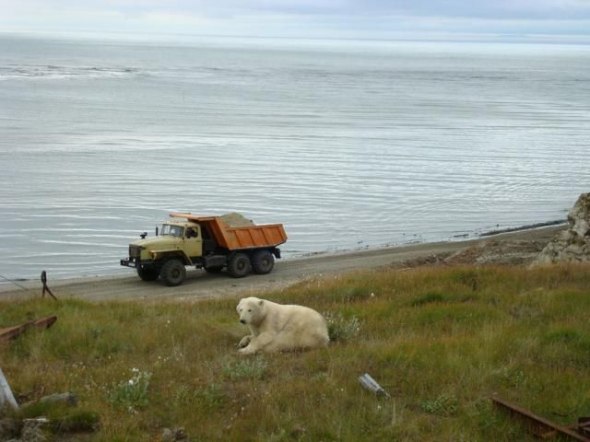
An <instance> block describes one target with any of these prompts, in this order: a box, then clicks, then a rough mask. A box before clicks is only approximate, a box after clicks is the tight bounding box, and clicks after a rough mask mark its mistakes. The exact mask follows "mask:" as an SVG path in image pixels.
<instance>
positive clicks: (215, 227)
mask: <svg viewBox="0 0 590 442" xmlns="http://www.w3.org/2000/svg"><path fill="white" fill-rule="evenodd" d="M170 216H172V217H175V218H185V219H187V220H189V221H192V222H195V223H197V224H200V225H202V226H207V227H208V229H209V231H210V232H211V234H212V235H213V237H214V238H215V240H216V241H217V243H218V244H219V245H220V246H222V247H225V248H226V249H228V250H240V249H253V248H259V247H276V246H278V245H279V244H283V243H284V242H285V241H287V233H286V232H285V229H284V227H283V225H282V224H262V225H259V226H257V225H254V224H253V225H248V226H240V227H231V226H229V225H228V224H227V223H226V222H224V221H223V219H222V218H221V217H220V216H199V215H192V214H190V213H177V212H173V213H171V214H170Z"/></svg>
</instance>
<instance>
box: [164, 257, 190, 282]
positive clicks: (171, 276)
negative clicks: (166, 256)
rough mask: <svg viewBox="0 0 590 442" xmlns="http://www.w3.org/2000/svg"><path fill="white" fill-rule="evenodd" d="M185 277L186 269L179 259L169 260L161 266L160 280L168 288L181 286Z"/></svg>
mask: <svg viewBox="0 0 590 442" xmlns="http://www.w3.org/2000/svg"><path fill="white" fill-rule="evenodd" d="M185 277H186V269H185V268H184V264H183V263H182V262H181V261H180V260H179V259H170V260H168V261H166V263H165V264H164V265H163V266H162V271H161V272H160V278H162V280H163V281H164V283H165V284H166V285H167V286H168V287H174V286H177V285H180V284H182V281H184V278H185Z"/></svg>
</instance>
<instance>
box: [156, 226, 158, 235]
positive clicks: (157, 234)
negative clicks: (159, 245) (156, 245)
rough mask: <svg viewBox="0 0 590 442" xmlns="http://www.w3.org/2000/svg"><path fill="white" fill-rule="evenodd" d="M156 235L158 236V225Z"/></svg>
mask: <svg viewBox="0 0 590 442" xmlns="http://www.w3.org/2000/svg"><path fill="white" fill-rule="evenodd" d="M156 236H158V226H156Z"/></svg>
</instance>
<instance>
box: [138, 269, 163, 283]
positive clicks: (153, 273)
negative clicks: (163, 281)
mask: <svg viewBox="0 0 590 442" xmlns="http://www.w3.org/2000/svg"><path fill="white" fill-rule="evenodd" d="M137 275H138V276H139V277H140V278H141V280H142V281H155V280H156V279H158V276H160V272H159V271H158V269H157V268H156V267H153V266H143V267H138V268H137Z"/></svg>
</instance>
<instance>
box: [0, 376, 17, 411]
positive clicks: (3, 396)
mask: <svg viewBox="0 0 590 442" xmlns="http://www.w3.org/2000/svg"><path fill="white" fill-rule="evenodd" d="M5 402H8V405H10V406H11V407H12V408H13V409H15V410H18V404H17V403H16V399H14V395H13V394H12V390H11V389H10V385H8V381H7V380H6V378H5V377H4V373H3V372H2V369H1V368H0V408H2V407H3V406H4V403H5Z"/></svg>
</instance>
